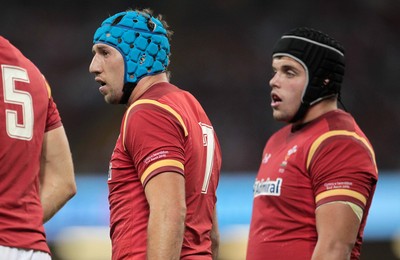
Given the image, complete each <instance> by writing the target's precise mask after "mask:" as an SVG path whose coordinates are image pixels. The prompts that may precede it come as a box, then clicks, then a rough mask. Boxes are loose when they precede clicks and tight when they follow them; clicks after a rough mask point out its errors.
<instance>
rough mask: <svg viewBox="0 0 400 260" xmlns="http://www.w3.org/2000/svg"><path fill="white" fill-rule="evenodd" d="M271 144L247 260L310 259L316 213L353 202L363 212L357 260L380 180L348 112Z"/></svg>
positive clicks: (284, 132) (287, 130) (258, 184)
mask: <svg viewBox="0 0 400 260" xmlns="http://www.w3.org/2000/svg"><path fill="white" fill-rule="evenodd" d="M291 127H292V126H291V125H288V126H286V127H284V128H283V129H281V130H280V131H278V132H277V133H276V134H274V135H273V136H272V137H271V138H270V140H268V142H267V144H266V146H265V148H264V152H263V158H262V162H261V165H260V169H259V172H258V175H257V178H256V181H255V184H254V202H253V213H252V219H251V224H250V235H249V242H248V250H247V260H261V259H263V260H264V259H311V255H312V253H313V251H314V247H315V245H316V242H317V231H316V226H315V209H316V207H318V206H319V205H321V204H324V203H327V202H331V201H338V200H340V201H349V202H353V203H355V204H357V205H358V206H360V207H361V208H363V209H364V215H363V218H362V221H361V226H360V230H359V233H358V236H357V242H356V244H355V246H354V248H353V251H352V259H358V257H359V254H360V247H361V242H362V237H363V230H364V227H365V223H366V219H367V216H368V210H369V208H370V205H371V200H372V197H373V194H374V191H375V185H376V182H377V179H378V173H377V167H376V163H375V155H374V151H373V149H372V146H371V144H370V143H369V141H368V139H367V138H366V136H365V135H364V133H363V132H362V131H361V130H360V128H359V127H358V126H357V124H356V123H355V121H354V119H353V118H352V117H351V115H349V114H348V113H345V112H343V111H341V110H335V111H331V112H329V113H327V114H325V115H323V116H321V117H320V118H318V119H316V120H314V121H312V122H310V123H308V124H306V125H305V126H303V127H302V128H301V129H299V130H297V131H294V132H293V131H292V129H291Z"/></svg>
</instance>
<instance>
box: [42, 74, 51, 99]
mask: <svg viewBox="0 0 400 260" xmlns="http://www.w3.org/2000/svg"><path fill="white" fill-rule="evenodd" d="M42 76H43V75H42ZM43 79H44V82H45V83H46V88H47V94H48V95H49V98H51V88H50V85H49V83H48V82H47V80H46V78H45V77H44V76H43Z"/></svg>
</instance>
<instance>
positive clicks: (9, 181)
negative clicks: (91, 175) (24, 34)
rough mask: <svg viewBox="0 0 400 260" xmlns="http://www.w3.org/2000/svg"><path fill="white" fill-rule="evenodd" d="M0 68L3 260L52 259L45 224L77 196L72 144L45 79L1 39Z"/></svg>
mask: <svg viewBox="0 0 400 260" xmlns="http://www.w3.org/2000/svg"><path fill="white" fill-rule="evenodd" d="M0 65H1V71H0V147H1V148H0V179H1V181H0V259H7V260H24V259H30V260H47V259H51V256H50V254H51V252H50V249H49V247H48V245H47V243H46V235H45V230H44V227H43V223H45V222H46V221H48V220H49V219H50V218H51V217H52V216H53V215H54V214H56V212H57V211H58V210H59V209H60V208H61V207H62V206H63V205H64V204H65V203H66V202H67V201H68V200H69V199H70V198H72V197H73V196H74V195H75V193H76V185H75V177H74V169H73V163H72V157H71V151H70V148H69V143H68V139H67V136H66V134H65V130H64V127H63V125H62V122H61V118H60V114H59V112H58V110H57V106H56V104H55V103H54V100H53V98H52V96H51V92H50V87H49V85H48V84H47V82H46V80H45V78H44V76H43V75H42V73H41V72H40V71H39V69H38V68H37V67H36V66H35V65H34V64H33V63H32V62H31V61H30V60H29V59H27V58H26V57H25V56H24V55H23V54H22V53H21V52H20V51H19V50H18V49H17V48H16V47H15V46H13V45H12V44H11V43H10V42H9V41H8V40H7V39H5V38H3V37H1V36H0Z"/></svg>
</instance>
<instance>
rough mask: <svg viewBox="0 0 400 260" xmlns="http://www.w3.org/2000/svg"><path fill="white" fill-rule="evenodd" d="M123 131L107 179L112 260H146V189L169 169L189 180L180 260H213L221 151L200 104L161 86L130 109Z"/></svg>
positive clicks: (158, 85)
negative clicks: (153, 179) (212, 232)
mask: <svg viewBox="0 0 400 260" xmlns="http://www.w3.org/2000/svg"><path fill="white" fill-rule="evenodd" d="M120 131H121V132H120V135H119V137H118V140H117V143H116V146H115V148H114V152H113V154H112V158H111V162H110V170H109V179H108V185H109V203H110V227H111V232H110V234H111V240H112V249H113V259H145V255H146V237H147V233H146V232H147V222H148V217H149V207H148V203H147V200H146V197H145V193H144V187H145V185H146V183H147V182H148V181H149V180H150V179H151V178H152V177H154V176H155V175H157V174H159V173H162V172H165V171H172V172H176V173H177V174H182V175H184V177H185V185H186V203H187V217H186V229H185V234H184V241H183V247H182V253H181V259H185V258H187V259H211V239H210V230H211V228H212V218H213V212H214V209H215V203H216V189H217V185H218V180H219V173H220V167H221V151H220V146H219V143H218V140H217V136H216V134H215V132H214V130H213V127H212V124H211V122H210V120H209V119H208V117H207V115H206V113H205V112H204V110H203V108H202V107H201V105H200V104H199V103H198V102H197V100H196V99H195V98H194V97H193V96H192V95H191V94H189V93H188V92H186V91H183V90H180V89H179V88H177V87H175V86H173V85H171V84H169V83H159V84H156V85H154V86H152V87H151V88H150V89H149V90H147V91H146V92H145V93H144V95H143V96H141V97H140V99H139V100H137V101H136V102H134V103H133V104H132V105H131V106H130V107H129V109H128V110H127V111H126V113H125V115H124V118H123V122H122V125H121V130H120Z"/></svg>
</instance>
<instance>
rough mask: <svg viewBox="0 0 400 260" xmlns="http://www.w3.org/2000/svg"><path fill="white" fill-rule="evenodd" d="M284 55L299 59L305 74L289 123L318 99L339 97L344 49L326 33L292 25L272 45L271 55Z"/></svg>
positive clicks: (298, 117)
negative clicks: (294, 27) (298, 104)
mask: <svg viewBox="0 0 400 260" xmlns="http://www.w3.org/2000/svg"><path fill="white" fill-rule="evenodd" d="M279 56H288V57H291V58H293V59H295V60H296V61H297V62H299V63H300V64H301V65H302V66H303V67H304V69H305V70H306V75H307V76H308V78H307V82H306V87H305V89H304V92H303V96H302V100H301V105H300V108H299V110H298V112H297V114H296V115H295V116H294V117H293V119H292V120H291V122H296V121H297V120H299V119H301V118H302V117H303V116H304V115H305V113H306V111H307V110H308V108H309V107H310V106H312V105H314V104H316V103H318V102H319V101H321V100H323V99H326V98H329V97H332V96H334V95H338V96H340V88H341V83H342V81H343V76H344V68H345V61H344V49H343V47H342V46H341V45H340V44H339V43H337V42H336V41H335V40H333V39H332V38H330V37H329V36H328V35H326V34H324V33H322V32H320V31H317V30H314V29H310V28H296V29H294V30H292V31H290V32H288V33H286V34H285V35H283V36H282V37H281V38H280V39H279V40H278V42H277V43H276V44H275V47H274V49H273V53H272V57H273V58H275V57H279Z"/></svg>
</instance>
